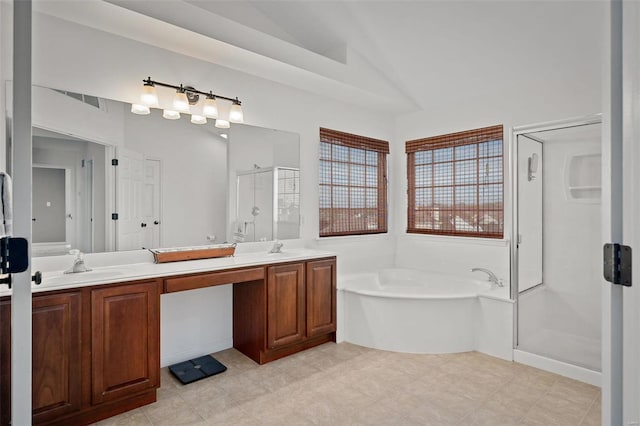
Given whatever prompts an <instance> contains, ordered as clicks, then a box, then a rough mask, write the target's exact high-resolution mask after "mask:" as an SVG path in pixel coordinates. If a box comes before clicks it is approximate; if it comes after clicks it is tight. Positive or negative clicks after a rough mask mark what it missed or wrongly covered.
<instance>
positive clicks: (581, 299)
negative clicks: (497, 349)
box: [512, 116, 602, 383]
mask: <svg viewBox="0 0 640 426" xmlns="http://www.w3.org/2000/svg"><path fill="white" fill-rule="evenodd" d="M514 143H515V146H514V149H513V164H512V165H513V171H514V176H513V177H514V224H513V226H514V233H513V235H514V240H515V241H514V242H515V244H514V247H513V249H512V250H513V251H512V255H513V256H512V296H513V298H514V299H516V301H517V309H516V312H517V318H516V321H517V330H516V336H515V337H516V351H515V352H514V357H515V359H516V360H520V361H523V362H527V363H532V362H533V363H534V364H535V363H537V365H539V366H543V365H544V366H546V367H547V368H550V369H552V371H556V372H558V373H561V374H566V375H569V376H572V377H575V378H579V379H581V380H585V381H588V382H592V383H598V381H599V376H600V374H599V372H600V371H601V353H600V352H601V335H600V334H601V327H600V324H601V314H600V311H601V306H600V304H601V294H600V290H601V289H600V276H601V268H602V266H601V265H602V254H601V247H600V239H601V236H600V228H601V223H600V220H601V212H600V202H601V201H600V199H601V189H600V185H601V184H600V180H601V124H600V117H599V116H593V117H587V118H585V119H583V120H579V121H569V122H564V123H558V124H554V125H549V126H535V127H533V126H532V127H530V128H528V129H521V130H516V132H515V139H514Z"/></svg>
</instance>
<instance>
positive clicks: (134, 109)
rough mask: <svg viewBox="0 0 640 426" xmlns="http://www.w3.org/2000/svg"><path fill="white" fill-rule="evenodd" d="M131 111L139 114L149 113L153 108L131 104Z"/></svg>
mask: <svg viewBox="0 0 640 426" xmlns="http://www.w3.org/2000/svg"><path fill="white" fill-rule="evenodd" d="M131 112H132V113H134V114H138V115H148V114H150V113H151V110H150V109H149V107H148V106H146V105H140V104H131Z"/></svg>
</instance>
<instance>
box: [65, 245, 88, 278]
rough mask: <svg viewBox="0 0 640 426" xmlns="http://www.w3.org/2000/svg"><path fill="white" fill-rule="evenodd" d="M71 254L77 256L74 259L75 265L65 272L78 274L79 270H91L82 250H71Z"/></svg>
mask: <svg viewBox="0 0 640 426" xmlns="http://www.w3.org/2000/svg"><path fill="white" fill-rule="evenodd" d="M69 254H72V255H74V256H76V258H75V259H74V260H73V266H72V267H71V268H69V269H67V270H66V271H64V273H65V274H77V273H78V272H89V271H90V270H91V268H87V265H85V264H84V255H83V254H82V252H81V251H80V250H77V249H73V250H69Z"/></svg>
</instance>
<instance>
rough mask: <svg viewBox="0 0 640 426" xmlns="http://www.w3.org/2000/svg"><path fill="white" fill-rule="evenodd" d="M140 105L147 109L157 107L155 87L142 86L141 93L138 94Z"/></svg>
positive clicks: (149, 85)
mask: <svg viewBox="0 0 640 426" xmlns="http://www.w3.org/2000/svg"><path fill="white" fill-rule="evenodd" d="M140 103H142V105H146V106H148V107H157V106H158V93H156V88H155V86H153V85H151V84H145V85H144V86H142V93H141V94H140Z"/></svg>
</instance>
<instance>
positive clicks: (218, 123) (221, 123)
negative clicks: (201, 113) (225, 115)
mask: <svg viewBox="0 0 640 426" xmlns="http://www.w3.org/2000/svg"><path fill="white" fill-rule="evenodd" d="M216 127H217V128H218V129H228V128H229V127H231V126H230V125H229V122H228V121H227V120H222V119H220V118H217V119H216Z"/></svg>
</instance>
